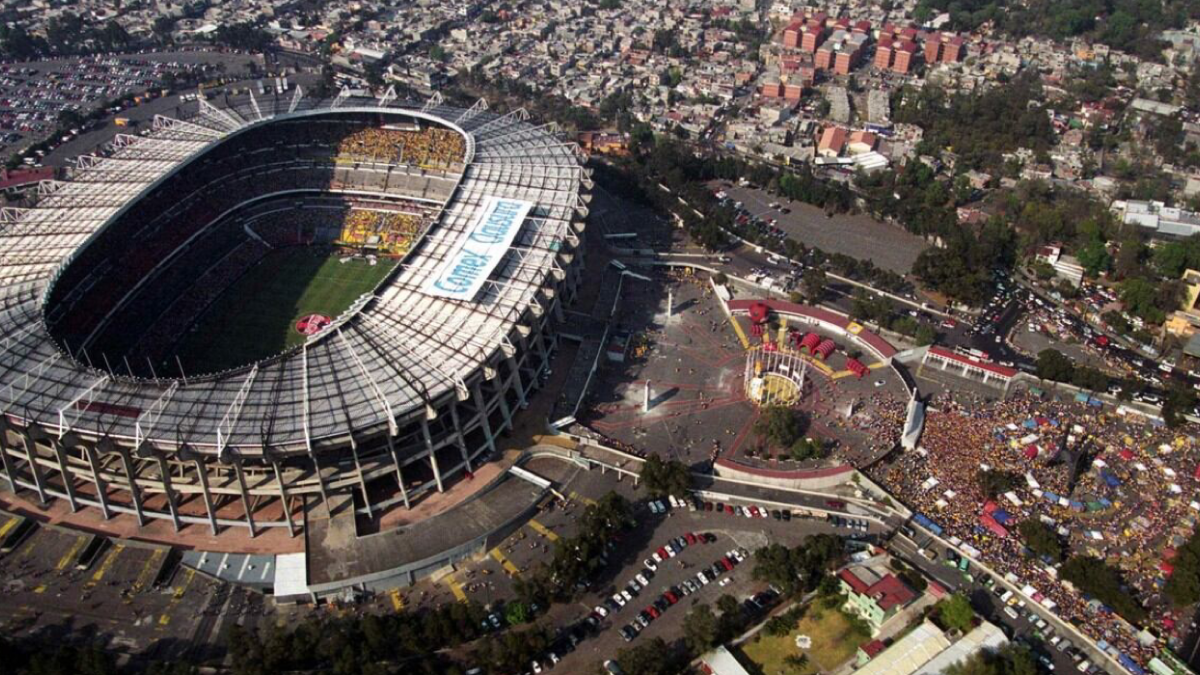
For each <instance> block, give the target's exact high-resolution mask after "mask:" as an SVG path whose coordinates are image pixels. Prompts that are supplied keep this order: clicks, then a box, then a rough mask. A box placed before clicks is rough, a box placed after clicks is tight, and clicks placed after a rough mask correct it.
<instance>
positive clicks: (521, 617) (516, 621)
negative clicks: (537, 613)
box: [504, 600, 530, 626]
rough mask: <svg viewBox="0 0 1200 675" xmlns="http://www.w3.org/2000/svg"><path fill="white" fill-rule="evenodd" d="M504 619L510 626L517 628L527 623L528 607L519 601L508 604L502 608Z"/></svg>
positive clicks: (528, 617)
mask: <svg viewBox="0 0 1200 675" xmlns="http://www.w3.org/2000/svg"><path fill="white" fill-rule="evenodd" d="M504 619H505V620H506V621H507V622H508V625H510V626H519V625H521V624H523V623H525V622H526V621H529V619H530V616H529V607H528V606H527V605H526V604H525V603H523V602H521V601H519V600H514V601H512V602H509V603H508V604H506V605H505V606H504Z"/></svg>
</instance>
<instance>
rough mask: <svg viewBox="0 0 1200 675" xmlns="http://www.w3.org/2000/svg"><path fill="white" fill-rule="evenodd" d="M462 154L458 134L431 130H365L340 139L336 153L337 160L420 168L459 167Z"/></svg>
mask: <svg viewBox="0 0 1200 675" xmlns="http://www.w3.org/2000/svg"><path fill="white" fill-rule="evenodd" d="M466 152H467V147H466V143H465V142H464V141H463V137H462V135H461V134H459V133H458V132H456V131H451V130H449V129H438V128H434V127H425V128H423V129H421V130H420V131H410V130H405V129H388V128H366V129H362V130H359V131H356V132H354V133H352V134H350V135H348V136H345V137H344V138H342V139H341V142H340V143H338V150H337V154H338V156H339V157H348V158H351V159H362V160H367V161H374V162H387V163H394V164H407V165H410V166H419V167H423V168H425V167H428V168H444V167H448V166H450V165H452V164H458V163H461V162H462V161H463V159H464V158H465V157H466Z"/></svg>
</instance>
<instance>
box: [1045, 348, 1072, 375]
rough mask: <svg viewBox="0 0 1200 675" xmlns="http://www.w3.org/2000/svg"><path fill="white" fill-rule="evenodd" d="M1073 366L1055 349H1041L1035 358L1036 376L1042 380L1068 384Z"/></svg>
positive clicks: (1069, 360)
mask: <svg viewBox="0 0 1200 675" xmlns="http://www.w3.org/2000/svg"><path fill="white" fill-rule="evenodd" d="M1074 369H1075V364H1074V363H1072V362H1071V359H1070V358H1068V357H1067V355H1065V354H1063V353H1062V352H1060V351H1058V350H1057V349H1043V350H1042V351H1041V352H1039V353H1038V357H1037V376H1038V377H1040V378H1042V379H1043V380H1053V381H1055V382H1070V381H1071V375H1072V372H1073V371H1074Z"/></svg>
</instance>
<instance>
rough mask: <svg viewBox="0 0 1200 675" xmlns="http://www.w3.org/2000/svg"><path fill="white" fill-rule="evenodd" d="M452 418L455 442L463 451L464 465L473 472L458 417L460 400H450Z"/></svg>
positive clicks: (460, 450)
mask: <svg viewBox="0 0 1200 675" xmlns="http://www.w3.org/2000/svg"><path fill="white" fill-rule="evenodd" d="M450 419H451V420H453V421H454V442H455V443H456V444H457V445H458V450H459V452H461V453H462V458H463V467H464V468H465V469H466V470H467V471H468V472H471V471H472V469H471V455H470V453H469V452H467V440H466V439H465V438H463V432H462V423H461V421H460V420H459V418H458V401H451V402H450Z"/></svg>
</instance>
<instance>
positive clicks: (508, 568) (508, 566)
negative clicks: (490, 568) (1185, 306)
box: [491, 547, 521, 577]
mask: <svg viewBox="0 0 1200 675" xmlns="http://www.w3.org/2000/svg"><path fill="white" fill-rule="evenodd" d="M491 553H492V557H493V558H495V559H496V562H498V563H500V566H501V567H503V568H504V571H505V572H508V573H509V575H511V576H514V577H515V576H517V574H519V573H520V572H521V570H519V569H517V566H516V565H514V564H512V561H511V560H509V559H508V558H507V557H505V555H504V552H503V551H501V550H500V549H499V548H498V547H497V548H494V549H492V551H491Z"/></svg>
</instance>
